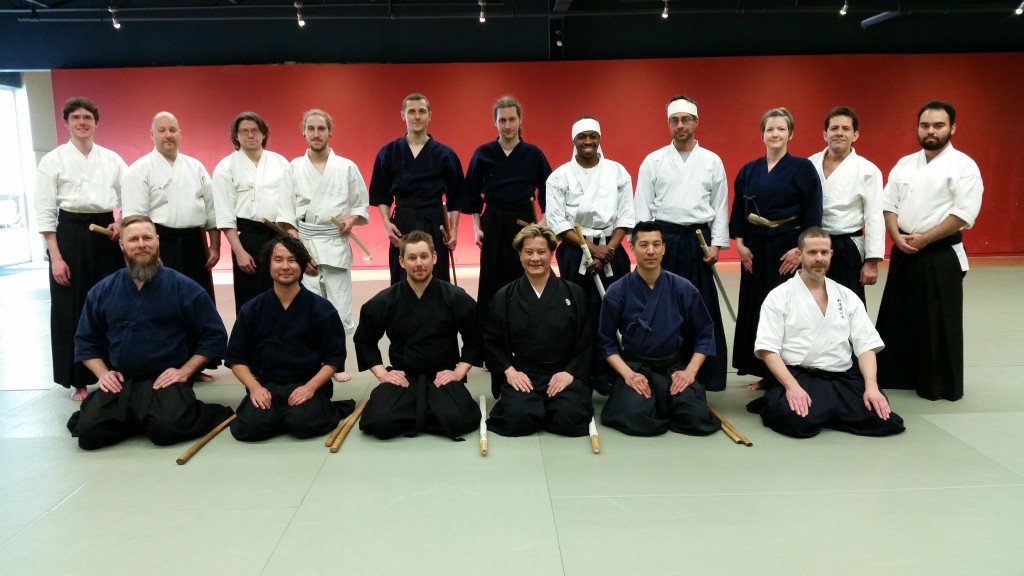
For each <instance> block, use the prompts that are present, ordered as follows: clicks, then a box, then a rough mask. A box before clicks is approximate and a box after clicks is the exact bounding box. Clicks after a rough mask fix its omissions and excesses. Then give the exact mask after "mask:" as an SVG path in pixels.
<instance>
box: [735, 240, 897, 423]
mask: <svg viewBox="0 0 1024 576" xmlns="http://www.w3.org/2000/svg"><path fill="white" fill-rule="evenodd" d="M797 246H798V248H799V251H800V265H801V269H800V271H799V272H798V273H797V274H796V276H794V277H793V278H791V279H789V280H788V281H786V283H785V284H783V285H781V286H779V287H778V288H775V289H774V290H772V291H771V292H770V293H769V294H768V297H767V298H766V299H765V301H764V305H763V306H762V307H761V319H760V322H759V324H758V328H757V339H756V341H755V343H754V353H755V354H756V355H757V357H758V358H760V359H761V360H763V361H764V363H765V364H766V365H767V366H768V369H769V370H770V371H771V376H770V377H769V378H766V379H765V383H766V384H769V388H768V390H767V391H766V392H765V394H764V396H763V397H761V398H759V399H757V400H754V401H753V402H751V403H750V404H748V405H747V410H748V411H750V412H753V413H755V414H760V415H761V420H762V422H763V423H764V425H765V426H767V427H769V428H771V429H772V430H775V431H776V432H778V433H780V434H785V435H787V436H793V437H796V438H810V437H812V436H815V435H817V434H818V432H821V429H822V428H831V429H833V430H842V431H846V432H851V433H853V434H858V435H861V436H889V435H891V434H899V433H900V432H903V430H904V429H905V428H904V427H903V419H902V418H900V417H899V415H897V414H896V413H895V412H892V410H890V408H889V401H888V399H887V398H886V397H885V395H884V394H883V393H882V391H881V390H879V388H878V380H877V378H876V361H875V354H876V353H877V352H879V351H881V350H882V348H883V347H884V344H883V343H882V339H881V338H880V337H879V336H878V332H877V331H876V330H875V327H874V326H872V324H871V319H870V318H868V314H867V311H866V310H865V308H864V304H863V303H862V302H861V300H860V298H859V297H858V296H857V295H856V294H854V293H853V292H852V291H851V290H850V289H848V288H846V287H844V286H841V285H839V284H837V283H836V282H834V281H833V280H831V279H828V278H826V277H825V272H827V271H828V267H829V263H830V262H831V259H832V242H831V240H830V238H829V235H828V233H827V232H825V231H824V230H822V229H821V228H818V227H816V226H815V227H811V228H808V229H806V230H804V231H803V232H802V233H801V234H800V238H799V240H798V243H797ZM854 355H856V357H857V365H858V367H859V371H858V370H856V369H854V367H853V356H854Z"/></svg>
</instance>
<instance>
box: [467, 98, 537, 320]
mask: <svg viewBox="0 0 1024 576" xmlns="http://www.w3.org/2000/svg"><path fill="white" fill-rule="evenodd" d="M493 113H494V125H495V126H497V128H498V138H497V140H492V141H490V142H488V143H486V144H481V145H480V146H479V147H478V148H477V149H476V152H473V158H472V159H471V160H470V161H469V169H468V170H467V171H466V186H467V188H468V191H469V203H470V209H469V210H470V212H471V213H472V214H473V234H474V236H475V238H476V244H477V246H479V247H480V285H479V288H478V289H477V294H476V301H477V304H478V307H479V309H480V314H481V316H486V315H487V312H488V307H489V305H490V303H491V298H492V297H493V296H494V293H495V292H497V291H498V290H499V289H500V288H501V287H502V286H505V285H506V284H508V283H509V282H512V281H513V280H516V279H518V278H519V277H520V276H522V275H523V267H522V265H521V264H520V262H519V255H518V254H517V253H516V250H515V249H514V248H513V247H512V240H513V239H514V238H515V237H516V234H518V233H519V230H520V229H522V226H520V225H519V224H517V223H516V221H517V220H522V221H523V222H536V221H537V214H536V212H535V211H534V207H533V202H534V199H535V198H536V199H537V201H538V202H539V204H540V211H541V214H543V213H544V209H545V205H546V194H545V192H544V190H545V183H546V182H547V179H548V176H550V175H551V165H550V164H548V159H547V158H546V157H545V156H544V152H542V151H541V149H540V148H538V147H536V146H534V145H533V144H529V143H527V142H524V141H523V140H522V129H521V124H520V122H521V120H522V117H523V108H522V106H521V105H520V104H519V101H518V100H516V99H515V97H513V96H502V97H501V98H498V101H497V102H495V103H494V112H493ZM485 205H486V207H487V208H486V210H485V209H484V206H485ZM481 212H483V214H482V215H481ZM485 323H486V320H485Z"/></svg>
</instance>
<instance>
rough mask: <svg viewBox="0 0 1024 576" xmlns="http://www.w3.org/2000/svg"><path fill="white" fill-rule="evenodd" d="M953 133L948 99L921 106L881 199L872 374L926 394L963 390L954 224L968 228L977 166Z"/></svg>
mask: <svg viewBox="0 0 1024 576" xmlns="http://www.w3.org/2000/svg"><path fill="white" fill-rule="evenodd" d="M955 132H956V109H955V108H953V105H952V104H949V103H947V102H940V101H932V102H928V103H927V104H925V105H924V106H922V107H921V109H920V110H919V111H918V114H917V141H918V143H920V145H921V150H920V151H919V152H917V153H914V154H911V155H909V156H905V157H903V158H902V159H900V161H899V162H897V163H896V166H895V167H893V169H892V172H890V173H889V183H888V184H887V185H886V187H885V193H884V200H883V210H884V214H885V227H886V229H887V230H888V232H889V236H890V237H892V241H893V250H892V254H891V256H890V257H891V258H892V261H891V263H890V265H889V276H888V280H886V283H885V291H884V292H883V293H882V303H881V305H880V307H879V309H878V322H877V326H878V332H879V333H880V334H881V335H882V338H883V339H884V340H885V341H886V342H887V343H888V344H889V347H888V349H887V350H886V352H885V353H884V354H882V355H880V356H879V357H878V362H879V364H878V380H879V382H881V383H882V384H883V385H885V386H886V387H888V388H901V387H906V388H909V389H911V390H915V389H916V390H917V395H918V396H920V397H922V398H927V399H929V400H938V399H939V398H945V399H946V400H959V399H960V398H961V397H962V396H963V394H964V326H963V313H964V293H963V277H964V276H965V275H966V273H967V269H968V266H967V253H966V252H965V251H964V245H963V234H962V233H961V230H962V229H965V228H971V227H973V226H974V220H975V219H976V218H977V217H978V212H979V211H980V210H981V195H982V192H983V190H984V186H983V184H982V181H981V172H980V171H979V170H978V165H977V164H975V163H974V160H971V159H970V158H969V157H968V156H967V155H966V154H964V153H963V152H960V151H959V150H956V149H955V148H953V145H952V144H951V143H950V140H951V139H952V138H953V134H954V133H955Z"/></svg>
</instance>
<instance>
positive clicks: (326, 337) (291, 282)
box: [224, 236, 351, 442]
mask: <svg viewBox="0 0 1024 576" xmlns="http://www.w3.org/2000/svg"><path fill="white" fill-rule="evenodd" d="M308 263H309V253H308V252H306V248H305V247H304V246H303V245H302V242H301V241H300V240H298V239H295V238H292V237H291V236H280V237H277V238H274V239H273V240H271V241H269V242H267V244H266V245H265V246H264V248H263V257H262V261H261V265H262V266H264V267H265V269H267V270H269V271H270V279H271V280H272V281H273V283H274V287H273V288H272V289H270V290H267V291H266V292H264V293H262V294H260V295H259V296H256V297H254V298H252V299H251V300H249V301H248V302H246V303H245V304H244V305H243V306H242V309H241V310H239V311H238V319H237V320H235V327H234V328H233V329H232V330H231V340H230V341H229V342H228V352H227V356H226V357H225V360H224V363H225V364H227V365H228V366H230V367H231V371H232V372H233V373H234V375H235V377H236V378H238V380H239V381H240V382H241V383H242V384H243V385H245V389H246V392H247V393H246V395H245V398H244V399H243V400H242V403H241V404H239V405H238V411H237V413H238V418H237V419H235V421H234V422H232V423H231V435H232V436H234V437H235V438H236V439H238V440H242V441H246V442H252V441H258V440H265V439H267V438H270V437H273V436H277V435H278V434H283V433H285V432H290V433H291V434H292V435H294V436H297V437H299V438H310V437H313V436H317V435H322V434H327V433H328V432H330V431H331V429H332V428H334V427H335V426H337V425H338V421H339V420H340V419H341V416H342V415H341V414H339V413H338V409H337V408H335V406H334V405H333V404H332V403H331V396H332V395H333V394H334V386H333V385H332V384H331V377H332V376H334V373H335V372H340V371H342V370H344V368H345V329H344V327H343V326H342V324H341V318H340V317H339V316H338V312H337V310H335V309H334V306H333V305H332V304H331V303H330V302H329V301H328V300H326V299H324V298H322V297H321V296H319V295H317V294H313V293H312V292H310V291H309V290H307V289H306V288H304V287H303V286H302V282H301V279H302V272H303V270H305V269H306V264H308ZM348 411H351V408H349V410H348Z"/></svg>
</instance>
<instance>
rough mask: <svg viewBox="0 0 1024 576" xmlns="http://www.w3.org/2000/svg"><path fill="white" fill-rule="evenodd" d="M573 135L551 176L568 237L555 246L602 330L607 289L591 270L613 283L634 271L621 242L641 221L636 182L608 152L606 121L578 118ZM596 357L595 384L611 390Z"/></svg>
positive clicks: (561, 228) (553, 210)
mask: <svg viewBox="0 0 1024 576" xmlns="http://www.w3.org/2000/svg"><path fill="white" fill-rule="evenodd" d="M572 139H573V146H574V147H575V154H574V156H573V159H572V160H570V161H569V162H566V163H565V164H563V165H561V166H559V167H558V168H557V169H556V170H555V171H554V172H552V173H551V176H550V177H549V178H548V182H547V193H548V203H547V220H548V225H549V226H550V227H551V230H552V231H553V232H554V233H555V234H557V235H558V236H559V238H561V240H562V242H561V243H560V244H559V245H558V249H557V250H555V258H556V259H557V260H558V271H559V275H560V276H561V277H562V278H565V279H566V280H569V281H570V282H574V283H576V284H577V285H579V286H580V287H582V288H583V290H584V292H586V294H587V305H588V307H589V308H590V314H591V317H592V324H593V326H594V329H595V330H596V329H597V325H598V316H599V314H600V311H601V295H600V293H599V292H598V290H597V286H596V285H595V284H594V279H593V278H588V276H591V275H596V277H597V278H599V279H600V281H601V283H602V284H603V285H604V286H605V287H607V286H608V285H609V284H611V283H612V282H614V281H616V280H618V279H619V278H622V277H623V276H625V275H626V274H628V273H629V256H627V255H626V251H625V250H621V249H620V248H621V245H622V240H623V239H624V238H625V237H626V232H627V231H628V230H629V229H631V228H632V227H633V225H635V224H636V216H635V209H634V207H633V184H632V181H631V179H630V177H629V173H628V172H626V169H625V168H623V167H622V164H619V163H618V162H615V161H614V160H609V159H607V158H605V157H604V153H603V151H602V150H601V125H600V124H599V123H598V122H597V120H595V119H594V118H593V117H591V116H581V117H579V118H578V119H577V120H576V122H575V123H573V125H572ZM574 224H579V226H580V230H581V231H582V232H583V236H584V237H583V238H579V237H578V236H576V232H575V230H574V229H573V225H574ZM581 241H582V242H586V243H587V246H588V248H589V249H590V254H591V255H592V256H593V259H594V260H593V262H592V263H591V264H590V266H587V264H586V262H585V261H584V259H583V250H582V248H580V242H581ZM592 362H593V365H592V367H591V380H592V382H591V384H592V386H593V387H594V389H595V390H597V391H598V392H600V393H602V394H607V393H608V390H609V387H610V384H609V380H610V376H611V375H610V373H609V371H608V367H607V364H605V362H604V359H603V358H602V357H601V356H600V355H599V354H598V353H597V351H596V349H595V353H594V355H593V358H592Z"/></svg>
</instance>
